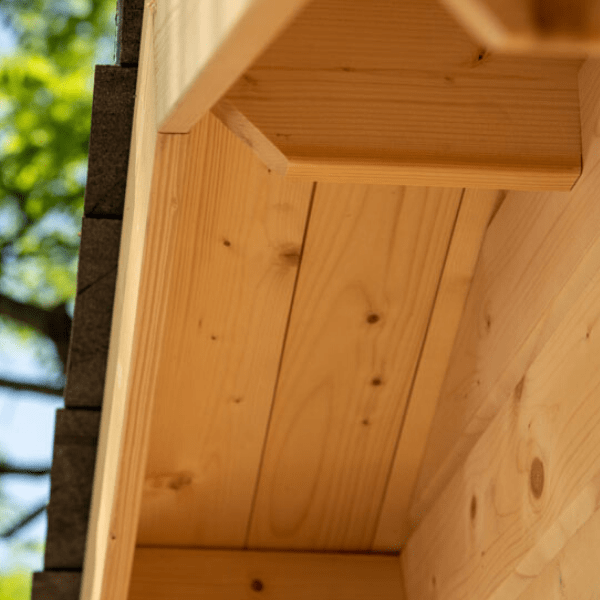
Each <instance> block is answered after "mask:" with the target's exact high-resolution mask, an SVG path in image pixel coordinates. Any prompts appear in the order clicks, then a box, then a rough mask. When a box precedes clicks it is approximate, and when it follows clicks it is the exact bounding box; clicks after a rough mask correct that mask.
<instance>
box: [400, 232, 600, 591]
mask: <svg viewBox="0 0 600 600" xmlns="http://www.w3.org/2000/svg"><path fill="white" fill-rule="evenodd" d="M599 261H600V240H598V243H596V244H595V246H594V247H593V248H592V249H591V250H590V252H589V254H588V256H587V257H586V259H585V260H584V261H583V262H582V263H581V264H580V265H579V268H578V269H577V270H576V271H575V273H574V274H573V277H572V278H571V281H570V282H569V284H568V285H567V286H566V287H565V288H564V290H563V291H562V293H561V294H560V296H559V298H558V301H557V304H556V308H557V310H556V313H555V314H552V315H551V318H552V317H553V318H557V319H559V321H560V324H559V326H558V327H557V328H556V329H555V330H554V332H553V334H552V335H551V336H550V337H549V338H548V340H547V342H546V344H545V345H544V347H543V349H542V350H541V352H540V353H539V355H538V356H537V357H536V358H535V360H534V361H533V362H532V363H531V364H530V365H529V367H528V369H527V371H526V374H525V378H524V382H523V385H522V386H520V390H519V393H517V394H515V395H514V396H513V397H512V398H511V399H510V401H507V402H504V403H503V405H502V407H501V409H500V411H499V412H498V414H497V415H496V417H495V419H494V420H493V421H492V423H491V424H490V425H489V427H488V429H487V430H486V431H485V433H484V434H483V435H482V436H481V438H480V439H479V441H478V442H477V444H476V445H475V446H474V447H473V449H472V451H471V452H470V454H469V456H468V457H467V459H466V461H465V463H464V464H463V465H462V466H461V468H460V469H459V470H458V471H457V473H456V474H455V476H454V477H453V478H452V481H451V482H450V484H449V485H448V486H447V487H446V489H445V490H444V492H443V493H442V494H440V495H439V497H438V498H437V500H436V502H435V504H434V505H433V507H432V509H431V510H430V511H429V512H428V514H427V515H426V516H425V517H424V518H423V520H422V521H421V523H420V525H419V528H418V529H417V530H416V532H415V533H414V534H413V536H412V537H411V538H410V540H409V542H408V544H407V546H406V548H405V551H403V554H402V560H403V564H404V572H405V574H406V585H407V591H408V595H409V597H418V598H423V600H427V599H428V598H432V599H433V598H444V599H447V600H455V599H458V598H461V599H462V598H485V599H488V600H509V599H511V598H516V597H518V595H519V594H521V593H523V592H524V591H525V590H526V588H527V586H528V585H529V584H530V583H531V581H532V578H533V577H536V576H538V575H539V574H540V573H542V572H543V570H544V568H546V566H547V565H548V564H549V562H550V561H551V560H553V559H554V557H555V556H556V555H557V554H558V552H560V550H561V549H562V548H563V546H564V545H565V543H566V542H567V541H568V540H569V539H570V538H571V537H572V536H573V535H574V534H575V533H576V532H577V530H578V529H579V528H580V527H581V526H582V525H583V524H584V523H585V522H586V521H587V520H588V519H589V518H590V517H591V516H592V515H593V514H594V513H595V512H596V511H597V510H598V509H599V508H600V404H599V403H598V394H599V393H600V369H598V365H600V337H599V336H598V331H597V327H596V326H597V324H598V322H599V320H600V269H599V268H598V265H599ZM564 306H566V307H568V308H567V310H566V311H562V310H561V309H562V308H563V307H564ZM561 313H562V314H561Z"/></svg>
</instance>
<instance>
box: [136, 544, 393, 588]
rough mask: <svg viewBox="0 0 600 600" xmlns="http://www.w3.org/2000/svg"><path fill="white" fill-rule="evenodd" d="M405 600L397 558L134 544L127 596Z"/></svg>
mask: <svg viewBox="0 0 600 600" xmlns="http://www.w3.org/2000/svg"><path fill="white" fill-rule="evenodd" d="M255 597H256V598H258V597H260V598H264V599H265V600H277V599H278V598H285V600H315V599H323V600H324V599H327V600H364V599H365V598H377V600H403V598H404V594H403V589H402V586H401V581H400V568H399V564H398V558H397V557H396V556H382V555H380V556H369V555H351V554H340V555H336V554H300V553H293V552H247V551H227V550H223V551H219V550H212V551H211V550H192V549H187V550H183V549H168V548H138V549H137V550H136V553H135V561H134V566H133V573H132V579H131V592H130V595H129V600H165V599H167V598H177V599H178V600H196V599H197V598H202V599H203V600H237V599H242V598H248V599H250V598H255Z"/></svg>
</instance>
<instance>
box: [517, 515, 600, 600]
mask: <svg viewBox="0 0 600 600" xmlns="http://www.w3.org/2000/svg"><path fill="white" fill-rule="evenodd" d="M599 540H600V511H596V512H595V513H594V516H593V517H591V518H590V519H589V520H588V521H587V522H586V523H585V525H583V526H582V527H581V529H579V530H578V531H577V533H576V534H575V535H574V536H573V537H572V538H571V539H570V540H569V541H568V542H567V543H566V544H565V546H564V548H563V549H562V550H561V551H560V553H559V554H558V555H557V556H556V558H555V559H554V560H552V561H551V562H550V564H549V565H548V566H547V567H546V568H545V569H544V570H543V571H542V572H541V573H540V574H539V575H538V576H537V577H536V578H535V579H534V580H533V582H532V583H531V584H530V585H529V586H528V587H527V588H526V589H525V591H524V592H523V593H522V594H521V595H520V596H519V597H518V600H581V599H582V598H598V597H599V596H600V577H598V564H600V543H599Z"/></svg>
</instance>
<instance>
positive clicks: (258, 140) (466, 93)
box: [220, 0, 581, 190]
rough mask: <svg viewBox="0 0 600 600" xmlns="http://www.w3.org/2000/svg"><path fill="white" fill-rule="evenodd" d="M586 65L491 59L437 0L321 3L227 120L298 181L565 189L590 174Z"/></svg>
mask: <svg viewBox="0 0 600 600" xmlns="http://www.w3.org/2000/svg"><path fill="white" fill-rule="evenodd" d="M580 65H581V60H579V59H572V60H566V59H563V60H547V59H534V58H531V57H506V56H499V55H493V54H490V53H489V52H487V51H486V49H485V48H483V47H481V46H480V45H479V44H477V43H475V42H473V41H472V40H471V39H470V38H469V37H468V36H467V34H465V32H464V31H463V30H462V29H461V28H460V26H459V25H458V24H457V23H456V22H455V21H454V19H453V18H452V17H451V16H450V15H449V14H448V13H447V12H446V11H445V9H444V8H442V7H441V6H439V3H438V2H437V0H370V1H369V2H364V1H362V0H315V1H314V2H311V3H310V4H309V5H308V6H307V7H306V8H305V9H304V10H303V11H302V12H300V14H299V15H298V17H297V18H296V20H295V21H294V22H293V23H292V25H291V26H290V27H288V29H287V30H286V31H285V32H284V33H283V34H282V35H281V36H280V37H279V38H278V39H277V40H276V41H275V42H274V43H273V44H272V45H271V46H270V47H269V48H268V49H267V50H266V52H264V53H263V54H262V56H261V57H260V58H259V59H258V60H257V61H256V62H255V63H254V64H253V65H252V66H251V68H249V69H248V70H247V71H246V73H245V74H244V75H243V76H242V77H241V78H240V79H239V80H238V81H237V83H236V84H235V85H233V87H232V88H231V89H230V90H229V91H228V92H227V94H226V96H225V98H226V100H227V102H228V103H229V105H230V110H229V112H228V111H227V110H221V111H220V112H221V113H222V115H223V118H224V119H225V120H226V122H228V124H229V126H230V127H232V128H233V130H234V131H236V132H237V133H238V134H239V135H240V137H242V138H243V139H245V140H246V141H247V143H249V144H250V145H252V146H253V147H254V148H255V150H256V152H257V153H259V154H260V155H261V156H262V157H263V159H264V160H266V161H267V163H268V164H269V166H271V167H272V168H279V169H280V170H281V169H283V170H284V171H283V172H285V173H287V174H289V175H292V176H301V177H306V178H309V179H310V178H312V179H313V180H318V181H352V182H361V181H362V182H371V183H396V184H399V185H440V186H456V187H483V188H488V189H490V188H491V189H498V188H503V189H506V188H512V189H563V190H568V189H570V188H571V187H572V185H573V184H574V182H575V181H576V179H577V177H578V176H579V174H580V172H581V145H580V121H579V96H578V88H577V71H578V69H579V67H580ZM231 107H234V109H235V110H234V109H232V108H231ZM236 111H237V113H240V114H242V115H244V116H245V118H246V119H247V120H248V121H249V122H250V124H251V126H252V127H249V126H244V124H243V120H242V119H240V118H238V117H236ZM252 128H254V129H255V130H258V131H259V132H260V134H261V135H258V136H256V135H253V133H252ZM263 136H264V137H266V138H267V139H268V140H270V142H271V143H272V145H273V146H275V149H272V150H271V151H267V150H266V146H265V144H264V137H263ZM280 154H283V155H285V157H287V159H288V164H287V165H283V166H282V164H281V161H280V160H278V158H277V157H278V156H279V155H280ZM269 161H273V162H272V164H270V163H269Z"/></svg>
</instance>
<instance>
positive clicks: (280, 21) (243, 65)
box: [150, 0, 307, 133]
mask: <svg viewBox="0 0 600 600" xmlns="http://www.w3.org/2000/svg"><path fill="white" fill-rule="evenodd" d="M306 3H307V0H225V1H224V0H203V1H202V2H198V1H197V0H161V1H160V2H156V4H155V5H154V3H152V6H151V7H150V10H152V11H154V12H156V23H155V27H154V33H155V40H156V41H155V59H156V78H157V114H158V123H159V124H160V126H159V129H160V131H161V132H162V133H186V132H189V131H190V128H191V127H192V125H194V123H196V122H197V121H198V120H199V119H201V118H202V117H203V116H204V115H205V114H206V113H207V112H208V111H209V110H210V108H211V107H212V106H213V105H214V104H215V103H216V102H217V101H218V100H219V99H220V98H221V96H223V94H225V92H226V91H227V89H228V88H229V87H230V86H231V85H232V84H233V83H234V82H235V80H236V79H237V78H238V77H240V75H242V74H243V73H244V71H245V70H246V69H247V68H248V67H249V66H250V65H251V64H252V62H253V61H254V60H255V59H256V58H257V57H258V56H259V54H260V53H261V52H262V51H263V50H264V49H265V48H266V47H267V46H268V44H269V43H270V42H271V41H272V40H273V39H275V38H276V37H277V35H278V34H279V33H280V32H281V31H282V30H283V29H284V28H285V26H286V25H287V24H288V23H289V22H290V21H291V20H292V19H293V18H294V16H295V15H296V14H297V13H298V11H299V10H300V9H301V8H302V7H303V6H304V5H306Z"/></svg>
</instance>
